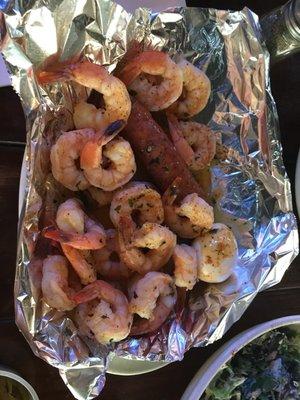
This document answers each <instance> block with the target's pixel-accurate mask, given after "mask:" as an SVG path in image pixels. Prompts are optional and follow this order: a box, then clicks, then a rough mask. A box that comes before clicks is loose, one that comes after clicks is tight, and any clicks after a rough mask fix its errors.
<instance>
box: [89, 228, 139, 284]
mask: <svg viewBox="0 0 300 400" xmlns="http://www.w3.org/2000/svg"><path fill="white" fill-rule="evenodd" d="M106 237H107V241H106V246H105V247H103V248H102V249H100V250H95V251H94V252H93V254H92V257H93V259H94V263H95V268H96V270H97V272H98V273H99V274H100V275H101V276H103V277H104V278H106V279H110V280H112V281H115V280H121V279H127V278H128V277H129V275H130V273H131V271H130V270H129V268H128V267H127V266H126V265H125V264H124V263H123V262H122V261H121V260H120V257H119V253H120V247H119V239H118V233H117V232H116V231H115V230H114V229H109V230H107V231H106Z"/></svg>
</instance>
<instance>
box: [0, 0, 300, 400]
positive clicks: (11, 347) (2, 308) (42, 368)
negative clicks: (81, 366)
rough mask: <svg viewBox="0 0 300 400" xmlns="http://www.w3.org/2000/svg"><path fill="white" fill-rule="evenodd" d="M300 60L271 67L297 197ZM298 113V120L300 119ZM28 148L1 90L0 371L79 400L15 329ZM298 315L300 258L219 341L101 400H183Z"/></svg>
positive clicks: (253, 3) (46, 399)
mask: <svg viewBox="0 0 300 400" xmlns="http://www.w3.org/2000/svg"><path fill="white" fill-rule="evenodd" d="M282 3H283V2H282V1H279V0H269V1H265V2H262V1H261V0H249V1H240V0H231V1H230V2H229V1H227V2H221V1H219V0H210V1H205V0H203V1H201V2H199V1H189V2H188V4H189V5H194V6H195V5H198V6H199V5H201V6H202V7H207V6H209V7H216V8H223V9H226V8H231V9H241V8H242V7H243V6H245V5H248V7H250V8H251V9H252V10H254V11H255V12H257V13H258V14H259V15H261V14H262V13H264V12H267V11H269V10H270V9H271V8H273V7H275V6H277V5H280V4H282ZM299 68H300V54H299V55H297V56H294V57H292V58H290V59H287V60H285V61H283V62H282V63H280V64H278V65H275V66H273V67H272V71H271V79H272V92H273V95H274V98H275V101H276V103H277V107H278V114H279V120H280V128H281V134H282V145H283V156H284V161H285V164H286V169H287V173H288V175H289V177H290V179H291V183H292V189H293V190H294V175H295V164H296V158H297V154H298V149H299V144H300V135H299V132H300V119H299V115H298V114H299V110H300V95H299V93H300V75H299ZM297 110H298V112H297ZM24 141H25V122H24V116H23V112H22V107H21V105H20V102H19V100H18V97H17V95H16V94H15V93H14V92H13V90H12V89H11V88H0V257H1V258H0V260H1V266H0V364H5V365H7V366H9V367H10V368H13V369H15V370H16V371H18V372H19V373H20V374H22V375H23V376H24V377H25V378H26V379H28V380H29V382H31V384H32V385H33V386H34V387H35V388H36V390H37V392H38V395H39V396H40V398H41V400H52V399H55V400H62V399H64V400H69V399H72V398H73V397H72V396H71V394H70V393H69V391H68V389H67V388H66V387H65V385H64V384H63V382H62V380H61V379H60V377H59V375H58V371H57V370H56V369H55V368H52V367H50V366H49V365H47V364H46V363H45V362H43V361H41V360H40V359H39V358H37V357H36V356H34V354H33V353H32V351H31V349H30V347H29V346H28V344H27V343H26V341H25V339H24V338H23V337H22V335H21V334H20V333H19V332H18V330H17V327H16V326H15V324H14V315H13V281H14V271H15V256H16V233H17V203H18V185H19V172H20V167H21V162H22V156H23V147H22V146H20V145H19V143H20V142H24ZM290 314H300V258H299V257H298V258H296V260H295V261H294V262H293V264H292V266H291V267H290V269H289V270H288V272H287V273H286V275H285V276H284V278H283V280H282V282H281V283H280V284H279V285H277V286H275V287H273V288H271V289H269V290H268V291H266V292H263V293H260V294H259V295H258V296H257V297H256V298H255V300H254V301H253V302H252V304H251V305H250V307H249V308H248V310H247V311H246V313H245V314H244V315H243V316H242V317H241V319H240V320H239V321H238V322H236V323H235V324H234V325H233V326H232V328H231V329H230V331H229V332H228V333H227V334H226V335H225V337H223V338H222V339H221V340H220V341H218V342H216V343H214V344H212V345H210V346H208V347H207V348H203V349H192V350H191V351H189V352H188V353H187V354H186V356H185V358H184V360H183V361H182V362H177V363H174V364H171V365H169V366H167V367H165V368H163V369H161V370H159V371H156V372H152V373H150V374H147V375H142V376H137V377H119V376H112V375H111V376H110V375H108V376H107V384H106V386H105V389H104V391H103V393H102V395H101V398H102V399H103V400H124V399H129V400H142V399H143V400H179V399H180V396H181V395H182V393H183V391H184V389H185V388H186V386H187V384H188V383H189V381H190V380H191V378H192V377H193V375H194V374H195V373H196V372H197V370H198V369H199V367H200V366H201V365H202V363H203V362H204V361H205V360H206V359H207V357H209V356H210V355H211V354H212V353H213V352H214V351H215V350H216V349H217V348H218V347H219V346H220V345H221V344H222V343H224V342H225V341H226V340H227V339H228V338H230V337H232V336H234V335H235V334H236V333H238V332H241V331H242V330H244V329H246V328H249V327H251V326H253V325H255V324H257V323H260V322H264V321H266V320H269V319H272V318H276V317H281V316H285V315H290Z"/></svg>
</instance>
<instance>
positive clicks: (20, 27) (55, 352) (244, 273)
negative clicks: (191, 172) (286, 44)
mask: <svg viewBox="0 0 300 400" xmlns="http://www.w3.org/2000/svg"><path fill="white" fill-rule="evenodd" d="M0 7H2V11H3V14H2V15H1V14H0V45H1V46H0V47H1V52H2V53H3V55H4V57H5V60H6V65H7V68H8V70H9V72H10V74H11V77H12V84H13V87H14V90H15V91H16V92H17V93H18V95H19V96H20V98H21V100H22V104H23V108H24V112H25V115H26V121H27V146H26V153H25V161H26V162H25V166H26V182H25V196H24V201H23V206H22V210H21V217H20V223H19V241H18V253H17V270H16V280H15V309H16V321H17V324H18V327H19V328H20V330H21V331H22V333H23V334H24V336H25V337H26V339H27V340H28V343H29V344H30V346H31V348H32V350H33V351H34V353H35V354H36V355H38V356H39V357H41V358H42V359H44V360H45V361H47V362H48V363H49V364H51V365H53V366H55V367H57V368H58V369H59V371H60V374H61V376H62V378H63V380H64V382H65V384H66V385H67V386H68V388H69V389H70V391H71V392H72V393H73V395H74V397H75V398H76V399H80V400H84V399H92V398H94V397H96V396H97V395H98V394H99V393H100V392H101V390H102V388H103V386H104V384H105V371H106V370H107V368H108V363H109V360H110V359H111V357H112V356H113V355H115V354H117V355H119V356H122V357H126V358H130V359H142V360H143V359H147V360H162V361H168V362H172V361H176V360H181V359H182V358H183V357H184V353H185V352H186V351H187V350H188V349H189V348H190V347H193V346H205V345H208V344H210V343H212V342H213V341H215V340H217V339H219V338H221V337H222V335H223V334H224V333H225V332H226V331H227V330H228V329H229V328H230V326H231V325H232V324H233V323H234V322H235V321H236V320H237V319H239V318H240V316H241V315H242V314H243V312H244V311H245V310H246V308H247V307H248V306H249V304H250V302H251V301H252V300H253V299H254V297H255V295H256V294H257V293H258V292H259V291H261V290H264V289H266V288H268V287H270V286H272V285H275V284H276V283H278V282H279V281H280V280H281V278H282V276H283V274H284V272H285V271H286V269H287V268H288V266H289V264H290V263H291V261H292V260H293V258H294V257H295V256H296V255H297V253H298V233H297V225H296V219H295V217H294V215H293V213H292V202H291V191H290V183H289V180H288V178H287V175H286V173H285V169H284V166H283V162H282V150H281V144H280V141H279V125H278V117H277V112H276V106H275V103H274V100H273V98H272V94H271V91H270V83H269V55H268V52H267V50H266V47H265V45H264V42H263V39H262V37H261V31H260V26H259V21H258V17H257V16H256V15H255V14H253V13H252V12H251V11H250V10H249V9H247V8H246V9H244V10H242V11H238V12H231V11H220V10H214V9H201V8H177V9H168V10H166V11H164V12H160V13H151V11H150V10H149V9H143V8H140V9H137V10H136V11H135V13H134V14H133V15H131V14H129V13H127V12H126V11H125V10H124V9H123V8H122V7H121V6H119V5H117V4H116V3H113V2H111V1H109V0H103V1H100V0H80V1H77V0H30V1H28V0H26V1H25V0H14V1H9V0H8V1H2V2H0ZM132 43H139V44H140V46H142V47H143V48H147V49H148V48H153V49H157V50H161V51H164V52H168V53H169V54H170V56H171V57H172V58H174V59H175V60H176V59H178V58H179V57H180V56H182V55H183V56H184V57H185V58H186V59H187V60H189V61H190V62H192V63H193V64H195V65H196V66H198V67H200V68H201V69H203V70H204V71H205V72H206V73H207V75H208V77H209V79H210V81H211V84H212V93H211V96H210V100H209V103H208V105H207V107H206V108H205V110H204V111H203V112H201V113H200V114H199V116H198V117H197V120H198V121H199V122H203V123H206V124H208V125H209V126H210V127H211V128H212V129H213V130H214V131H215V132H218V133H219V134H221V135H222V140H223V144H224V145H225V146H226V149H227V151H226V152H227V156H226V158H225V159H224V157H223V159H222V157H221V159H220V160H219V161H218V162H214V164H213V166H212V173H213V181H212V185H213V188H212V190H213V193H214V197H215V200H216V203H215V216H216V221H217V222H224V223H225V224H227V225H229V226H230V227H231V228H232V229H233V232H234V234H235V236H236V238H237V241H238V246H239V260H238V265H237V267H236V270H235V274H234V275H233V276H232V277H231V278H230V279H229V280H228V281H226V282H225V283H222V284H204V283H202V284H201V283H199V284H197V285H196V286H195V288H194V289H193V290H192V292H191V294H190V296H189V298H188V300H187V304H186V307H184V308H180V307H179V308H178V309H176V310H175V311H174V313H173V315H171V316H170V318H169V320H168V321H167V322H166V323H165V324H164V325H163V326H162V327H161V329H160V331H159V332H158V333H156V334H155V335H152V336H151V337H149V336H147V337H142V338H140V339H136V338H128V339H125V340H124V341H122V342H120V343H118V344H117V345H112V346H111V347H106V346H101V345H99V344H96V343H95V342H93V341H89V340H88V339H86V338H84V337H80V336H79V334H78V332H77V329H76V327H75V325H74V323H73V321H72V316H71V315H66V314H65V313H62V312H58V311H56V310H54V309H51V308H50V307H48V306H47V305H46V304H45V303H44V302H43V300H42V296H41V292H40V287H39V283H38V282H39V277H37V276H35V275H34V274H32V273H31V265H32V264H33V263H34V259H33V257H32V255H33V252H34V251H35V254H39V255H41V256H46V255H47V246H46V245H45V243H44V242H43V241H42V240H41V235H40V230H39V219H41V218H43V216H45V215H46V213H47V211H49V210H48V209H47V207H48V205H49V198H50V199H52V200H53V199H56V201H58V202H59V201H61V200H62V199H63V198H64V196H68V193H64V192H60V190H59V188H58V187H57V184H56V183H55V182H54V180H53V178H52V177H51V174H50V171H51V168H50V161H49V151H50V148H51V145H52V144H53V143H54V141H55V140H56V138H57V137H58V136H59V134H60V132H61V131H62V130H63V131H66V130H70V129H72V128H73V122H72V111H73V107H74V104H75V103H76V102H78V100H79V99H85V98H87V96H88V94H89V93H88V91H86V90H85V88H82V87H79V85H76V84H75V83H72V82H67V83H55V84H53V85H49V86H47V87H46V88H45V87H41V86H39V85H38V83H37V80H36V77H35V70H36V69H37V68H38V67H40V66H41V65H45V64H47V62H48V61H50V60H51V59H52V60H53V59H54V58H55V59H57V60H58V61H59V62H65V61H68V60H77V59H79V58H88V59H89V60H91V61H93V62H96V63H99V64H102V65H105V66H107V68H108V69H109V71H111V72H112V71H113V70H114V69H115V68H116V66H117V64H118V62H119V61H120V60H122V57H123V56H124V54H125V53H126V51H127V50H128V48H130V47H131V45H132ZM66 192H67V191H66Z"/></svg>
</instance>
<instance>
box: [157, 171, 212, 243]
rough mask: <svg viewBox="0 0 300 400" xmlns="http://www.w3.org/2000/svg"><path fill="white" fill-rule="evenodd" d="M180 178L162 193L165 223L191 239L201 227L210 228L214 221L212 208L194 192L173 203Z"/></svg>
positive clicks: (197, 233)
mask: <svg viewBox="0 0 300 400" xmlns="http://www.w3.org/2000/svg"><path fill="white" fill-rule="evenodd" d="M179 186H180V179H175V181H174V182H173V184H172V185H171V186H170V188H169V189H167V190H166V192H165V193H164V195H163V197H162V200H163V205H164V210H165V222H166V224H167V225H168V226H169V227H170V228H171V229H172V230H173V231H174V232H176V233H177V234H178V235H179V236H180V237H182V238H187V239H192V238H195V237H196V236H198V235H199V233H200V232H201V231H202V230H203V229H210V228H211V226H212V224H213V222H214V213H213V208H212V207H211V206H210V205H209V204H208V203H206V201H205V200H203V199H201V197H199V196H198V195H197V194H196V193H191V194H188V195H187V196H186V197H185V198H184V199H183V200H182V201H181V203H180V205H176V204H175V200H176V198H177V193H178V188H179Z"/></svg>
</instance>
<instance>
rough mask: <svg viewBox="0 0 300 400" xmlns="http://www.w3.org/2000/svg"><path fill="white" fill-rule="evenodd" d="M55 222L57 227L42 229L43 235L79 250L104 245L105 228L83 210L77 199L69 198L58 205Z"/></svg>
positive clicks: (94, 248) (93, 248)
mask: <svg viewBox="0 0 300 400" xmlns="http://www.w3.org/2000/svg"><path fill="white" fill-rule="evenodd" d="M68 210H70V211H68ZM56 223H57V225H58V229H57V228H55V227H52V226H50V227H48V228H45V229H44V231H43V234H44V236H45V237H47V238H49V239H52V240H55V241H58V242H60V243H62V244H66V245H68V246H71V247H74V248H75V249H79V250H96V249H100V248H101V247H103V246H105V241H106V236H105V230H104V229H103V227H102V225H101V224H100V223H98V222H95V221H94V220H92V219H91V218H89V217H88V216H87V215H86V214H85V213H84V212H83V210H82V206H81V203H80V201H79V200H77V199H69V200H67V201H66V202H65V203H63V204H61V205H60V207H59V208H58V212H57V218H56ZM72 224H73V226H72ZM68 227H69V228H68Z"/></svg>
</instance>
